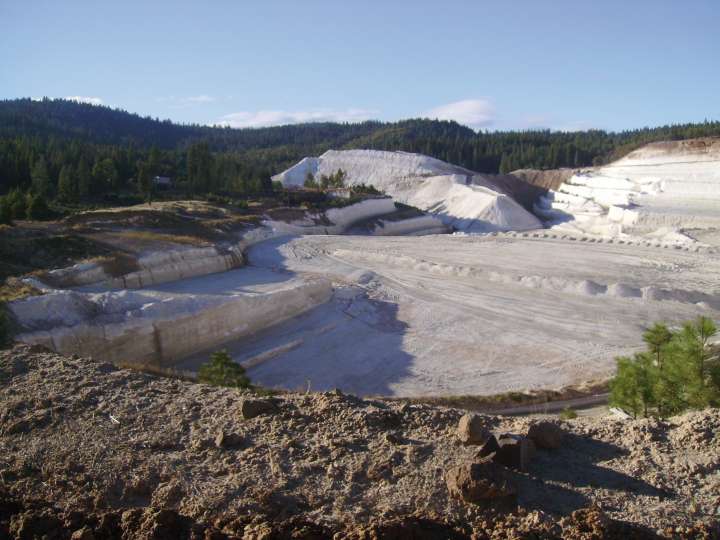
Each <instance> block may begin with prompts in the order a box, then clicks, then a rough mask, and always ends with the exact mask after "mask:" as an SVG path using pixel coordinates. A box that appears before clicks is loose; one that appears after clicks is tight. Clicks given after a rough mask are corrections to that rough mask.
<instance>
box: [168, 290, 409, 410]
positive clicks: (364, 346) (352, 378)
mask: <svg viewBox="0 0 720 540" xmlns="http://www.w3.org/2000/svg"><path fill="white" fill-rule="evenodd" d="M353 291H354V289H352V288H350V294H347V291H346V290H343V291H338V292H336V294H335V295H334V296H333V298H332V299H331V300H330V301H328V302H327V303H325V304H323V305H320V306H317V307H315V308H313V309H311V310H309V311H307V312H306V313H303V314H302V315H299V316H297V317H293V318H292V319H289V320H287V321H284V322H282V323H279V324H277V325H274V326H272V327H270V328H267V329H265V330H263V331H262V332H259V333H257V334H256V335H254V336H252V337H251V338H245V339H241V340H238V341H236V342H231V343H228V344H226V345H225V346H223V347H222V348H225V349H227V351H228V352H229V353H230V354H231V356H232V357H233V359H234V360H235V361H238V362H241V363H242V364H244V365H246V366H251V367H248V374H249V375H250V378H251V380H252V381H253V383H255V384H259V385H262V386H265V387H270V388H284V389H288V390H302V391H305V390H307V389H308V388H310V389H311V390H314V391H325V390H332V389H334V388H339V389H340V390H342V391H343V392H347V393H351V394H356V395H360V396H368V395H392V394H393V389H392V384H393V383H394V382H398V381H400V380H402V379H403V378H405V377H407V376H410V366H411V364H412V362H413V357H412V356H411V355H410V354H408V353H406V352H405V351H403V349H402V344H403V336H404V334H405V332H406V329H407V325H406V323H404V322H403V321H400V320H399V319H398V317H397V312H398V306H397V305H396V304H393V303H390V302H384V301H378V300H372V299H368V298H367V297H366V296H365V294H364V293H362V292H361V291H360V290H359V289H358V290H357V291H356V292H353ZM208 356H209V353H204V354H198V355H194V356H192V357H190V358H187V359H185V360H184V361H183V362H182V363H181V364H180V365H178V366H177V367H178V368H181V369H190V370H196V369H197V368H198V366H200V365H201V364H202V363H203V362H205V361H207V358H208Z"/></svg>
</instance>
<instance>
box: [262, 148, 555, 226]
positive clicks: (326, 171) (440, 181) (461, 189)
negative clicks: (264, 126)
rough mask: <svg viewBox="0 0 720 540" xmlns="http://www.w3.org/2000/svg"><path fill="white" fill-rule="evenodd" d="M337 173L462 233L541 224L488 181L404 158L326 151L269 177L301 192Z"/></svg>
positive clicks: (379, 153) (450, 167)
mask: <svg viewBox="0 0 720 540" xmlns="http://www.w3.org/2000/svg"><path fill="white" fill-rule="evenodd" d="M338 169H342V170H343V171H345V172H346V173H347V184H348V185H356V184H367V185H372V186H374V187H375V188H377V189H379V190H381V191H384V192H385V193H387V194H388V195H391V196H392V197H393V198H394V199H395V200H396V201H399V202H402V203H405V204H410V205H412V206H415V207H417V208H420V209H421V210H425V211H428V212H431V213H433V214H435V215H437V216H438V217H439V218H440V219H442V220H443V222H444V223H446V224H447V225H451V226H453V227H455V228H456V229H459V230H461V231H465V232H490V231H508V230H519V231H522V230H530V229H538V228H541V227H542V223H541V222H540V221H539V220H538V219H537V218H536V217H535V216H533V215H532V214H531V213H530V212H528V211H527V210H525V209H524V208H523V207H522V206H520V204H518V203H517V202H516V201H515V200H514V199H513V198H512V197H511V196H509V195H508V194H507V193H505V192H504V191H503V189H502V188H500V187H499V186H498V185H496V184H495V183H494V182H493V181H492V180H491V179H490V178H488V177H486V176H483V175H481V174H478V173H476V172H473V171H470V170H468V169H464V168H462V167H458V166H456V165H451V164H450V163H445V162H444V161H440V160H439V159H435V158H431V157H428V156H424V155H421V154H411V153H407V152H384V151H380V150H328V151H327V152H325V153H324V154H323V155H321V156H320V157H307V158H304V159H302V160H301V161H300V162H298V163H297V164H296V165H294V166H292V167H290V168H289V169H287V170H286V171H284V172H282V173H280V174H278V175H276V176H274V177H273V180H276V181H280V182H282V184H283V185H284V186H286V187H291V186H296V187H300V186H302V185H303V183H304V182H305V178H306V177H307V174H308V173H311V174H312V175H313V176H314V177H315V178H316V179H318V178H319V177H320V176H321V175H328V176H329V175H330V174H333V173H335V172H336V171H337V170H338Z"/></svg>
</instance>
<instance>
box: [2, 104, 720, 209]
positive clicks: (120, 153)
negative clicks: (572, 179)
mask: <svg viewBox="0 0 720 540" xmlns="http://www.w3.org/2000/svg"><path fill="white" fill-rule="evenodd" d="M704 136H720V122H704V123H699V124H684V125H674V126H663V127H657V128H643V129H638V130H633V131H624V132H618V133H609V132H605V131H600V130H591V131H578V132H556V131H549V130H542V131H508V132H480V133H476V132H474V131H473V130H471V129H469V128H467V127H465V126H461V125H460V124H458V123H456V122H448V121H438V120H427V119H414V120H403V121H399V122H377V121H372V122H363V123H357V124H336V123H308V124H298V125H288V126H277V127H268V128H257V129H232V128H226V127H210V126H201V125H181V124H175V123H173V122H171V121H169V120H163V121H161V120H158V119H153V118H150V117H141V116H139V115H137V114H131V113H128V112H125V111H122V110H118V109H111V108H108V107H102V106H95V105H88V104H82V103H77V102H74V101H67V100H50V99H45V100H41V101H34V100H31V99H16V100H4V101H0V195H2V194H5V193H8V192H11V191H12V192H14V197H15V199H18V200H19V198H20V195H19V194H21V193H24V194H35V195H37V194H42V196H43V197H46V198H48V199H53V198H54V199H57V200H67V201H68V202H69V203H82V201H90V200H100V199H107V198H108V197H109V196H111V197H115V196H116V195H117V194H118V193H130V192H132V193H137V192H141V193H145V192H146V191H148V189H150V188H151V185H150V184H151V183H150V180H149V178H151V177H152V176H155V175H160V176H170V177H172V178H173V181H174V185H175V186H176V189H178V190H180V191H182V192H184V193H189V194H206V193H210V192H213V193H229V194H233V195H234V196H241V197H242V196H252V195H257V194H263V193H268V192H270V191H271V187H270V180H269V178H270V175H271V174H273V173H276V172H279V171H281V170H283V169H284V168H286V167H289V166H290V165H292V164H293V163H295V162H296V161H298V160H299V159H301V158H302V157H304V156H312V155H319V154H322V153H323V152H325V151H326V150H328V149H330V148H334V149H344V148H371V149H379V150H404V151H407V152H419V153H422V154H426V155H430V156H433V157H436V158H439V159H442V160H445V161H448V162H450V163H454V164H457V165H462V166H464V167H466V168H468V169H472V170H475V171H479V172H485V173H497V172H508V171H511V170H514V169H520V168H536V169H550V168H557V167H583V166H590V165H593V164H600V163H604V162H607V161H610V160H612V159H616V158H618V157H620V156H622V155H624V154H626V153H627V152H629V151H631V150H633V149H635V148H637V147H639V146H641V145H643V144H645V143H648V142H652V141H658V140H677V139H686V138H694V137H704ZM143 186H145V187H144V188H143ZM149 186H150V187H149ZM146 195H147V194H146ZM146 195H144V196H146Z"/></svg>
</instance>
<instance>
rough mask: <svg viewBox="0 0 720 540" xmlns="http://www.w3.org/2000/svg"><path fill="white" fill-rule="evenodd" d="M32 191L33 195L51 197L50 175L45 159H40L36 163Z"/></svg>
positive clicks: (32, 174) (33, 171)
mask: <svg viewBox="0 0 720 540" xmlns="http://www.w3.org/2000/svg"><path fill="white" fill-rule="evenodd" d="M31 176H32V191H33V193H36V194H39V195H43V196H44V197H47V196H49V195H50V185H51V184H50V174H49V173H48V167H47V163H46V162H45V158H43V157H40V158H38V159H37V161H35V164H34V165H33V168H32V173H31Z"/></svg>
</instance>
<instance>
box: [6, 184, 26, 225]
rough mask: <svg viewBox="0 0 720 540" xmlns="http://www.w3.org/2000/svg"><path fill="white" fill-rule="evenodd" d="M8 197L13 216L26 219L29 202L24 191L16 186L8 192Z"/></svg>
mask: <svg viewBox="0 0 720 540" xmlns="http://www.w3.org/2000/svg"><path fill="white" fill-rule="evenodd" d="M7 198H8V203H9V204H10V209H11V211H12V218H13V219H25V217H26V216H27V211H26V210H27V204H26V203H25V195H24V194H23V192H22V191H20V190H19V189H17V188H16V189H14V190H12V191H11V192H10V193H9V194H8V196H7Z"/></svg>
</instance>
